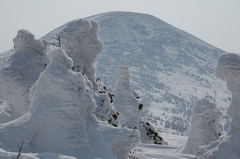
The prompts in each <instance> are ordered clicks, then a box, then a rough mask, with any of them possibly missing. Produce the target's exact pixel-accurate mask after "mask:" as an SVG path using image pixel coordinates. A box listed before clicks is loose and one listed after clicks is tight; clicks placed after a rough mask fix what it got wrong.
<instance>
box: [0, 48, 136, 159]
mask: <svg viewBox="0 0 240 159" xmlns="http://www.w3.org/2000/svg"><path fill="white" fill-rule="evenodd" d="M47 57H48V58H49V61H50V63H49V64H48V65H47V67H46V69H45V70H44V71H43V72H42V73H41V74H40V76H39V78H38V80H37V81H36V83H35V84H34V85H33V86H32V87H31V89H30V101H31V104H30V110H29V112H27V113H26V114H25V115H23V116H22V117H20V118H18V119H17V120H14V121H13V122H10V123H6V124H3V125H0V147H1V148H4V149H5V150H8V151H14V150H15V149H16V145H18V144H20V143H22V141H24V146H23V151H24V152H37V153H39V152H54V153H60V154H65V155H71V156H75V157H77V158H87V157H89V156H91V157H92V158H97V157H100V158H118V159H127V156H128V153H129V151H130V150H131V149H133V148H134V146H135V145H136V144H137V143H138V140H139V133H138V131H136V130H130V129H127V128H114V127H112V126H110V125H109V124H107V123H106V122H100V121H99V120H97V118H96V116H95V115H94V113H93V112H94V110H95V108H96V102H95V100H94V97H93V96H94V95H93V86H92V82H91V81H89V80H88V79H87V78H86V77H85V76H83V75H82V74H81V73H80V72H74V71H72V69H71V68H72V66H73V61H72V59H71V58H70V57H68V56H67V54H66V53H65V51H64V50H63V49H62V48H61V47H53V46H49V47H48V48H47ZM99 152H101V153H99Z"/></svg>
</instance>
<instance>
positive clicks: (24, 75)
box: [0, 30, 48, 123]
mask: <svg viewBox="0 0 240 159" xmlns="http://www.w3.org/2000/svg"><path fill="white" fill-rule="evenodd" d="M13 42H14V48H15V49H14V50H13V54H12V55H11V56H10V58H9V59H8V60H7V62H6V65H5V66H4V67H3V68H2V70H1V71H0V79H1V84H0V98H1V99H2V100H5V101H6V102H7V104H8V107H7V108H6V111H3V112H0V119H2V120H0V123H3V122H4V121H5V122H6V121H11V120H13V119H16V118H18V117H20V116H22V115H23V114H25V113H26V112H27V111H28V110H29V104H30V102H29V100H28V94H29V89H30V87H31V86H32V84H33V83H34V82H35V81H36V80H37V79H38V77H39V74H40V72H42V71H43V70H44V69H45V67H46V65H47V63H48V61H47V58H46V56H45V53H44V51H43V50H44V49H45V48H46V45H47V42H46V41H44V40H37V39H35V38H34V35H33V34H32V33H30V32H29V31H27V30H19V31H18V34H17V36H16V37H15V38H14V40H13ZM4 116H5V117H4ZM4 118H5V119H4Z"/></svg>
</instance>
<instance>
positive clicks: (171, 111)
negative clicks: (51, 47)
mask: <svg viewBox="0 0 240 159" xmlns="http://www.w3.org/2000/svg"><path fill="white" fill-rule="evenodd" d="M87 19H89V20H95V21H97V22H98V23H99V25H100V32H99V37H100V39H101V40H102V41H103V43H104V49H103V52H102V54H100V56H99V57H98V60H97V77H100V79H101V80H103V83H104V84H105V85H109V86H111V87H114V82H115V78H114V77H115V73H116V70H117V67H118V66H119V65H126V66H128V67H129V68H130V72H131V80H132V82H131V84H132V87H133V88H134V89H135V90H136V91H137V92H138V93H139V94H140V96H141V97H142V102H143V105H144V106H145V107H147V108H149V110H150V112H152V113H150V116H149V118H151V119H152V123H153V124H155V125H158V127H161V129H159V131H165V128H166V129H169V128H171V129H173V130H176V132H177V133H178V132H180V133H183V134H184V133H185V132H186V130H187V127H188V126H189V123H190V116H191V112H192V108H193V106H194V105H195V104H196V100H197V99H201V98H203V97H207V98H209V99H211V100H213V101H214V102H216V104H217V106H219V107H220V108H221V110H222V111H223V112H225V111H226V106H227V105H228V103H229V101H230V100H231V98H230V97H229V96H230V95H229V92H228V91H227V88H226V86H225V83H224V82H223V81H221V80H220V79H218V78H217V76H216V74H215V71H214V70H215V67H216V62H217V57H218V56H219V55H220V54H222V53H224V52H225V51H223V50H221V49H219V48H216V47H214V46H212V45H210V44H208V43H206V42H204V41H202V40H200V39H198V38H197V37H195V36H193V35H191V34H189V33H187V32H185V31H182V30H180V29H177V28H176V27H174V26H172V25H170V24H168V23H166V22H164V21H162V20H160V19H158V18H156V17H154V16H151V15H147V14H140V13H131V12H109V13H103V14H99V15H95V16H91V17H88V18H87ZM64 26H65V25H63V26H61V27H59V28H57V29H55V30H54V31H52V32H50V33H48V34H47V35H45V36H44V37H42V39H46V40H48V41H52V43H55V44H56V45H57V42H56V40H55V39H56V37H57V36H58V34H59V30H61V29H62V28H63V27H64ZM224 114H226V113H224ZM223 118H224V120H223V122H222V124H221V125H220V129H222V130H224V129H228V125H229V124H228V120H227V119H225V118H227V117H226V116H224V117H223Z"/></svg>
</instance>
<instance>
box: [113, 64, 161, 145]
mask: <svg viewBox="0 0 240 159" xmlns="http://www.w3.org/2000/svg"><path fill="white" fill-rule="evenodd" d="M113 94H114V101H113V106H114V108H115V109H116V111H117V112H118V113H119V118H118V119H119V123H120V125H121V126H123V127H124V126H126V127H128V128H131V129H138V130H139V131H140V138H141V141H142V142H145V143H155V144H166V142H165V141H164V140H163V139H162V137H160V136H159V134H158V133H157V131H156V130H155V129H154V127H153V126H152V125H151V124H150V123H149V122H147V121H146V119H145V113H146V112H144V111H145V109H144V108H143V104H141V99H140V97H139V95H138V94H137V93H136V92H135V91H134V90H132V88H131V86H130V71H129V68H128V67H127V66H119V67H118V69H117V74H116V83H115V89H114V92H113Z"/></svg>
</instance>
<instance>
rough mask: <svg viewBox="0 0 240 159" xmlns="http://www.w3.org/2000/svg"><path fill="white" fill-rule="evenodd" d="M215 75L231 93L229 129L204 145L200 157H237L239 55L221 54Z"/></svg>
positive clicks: (239, 155) (239, 144) (239, 154)
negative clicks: (210, 142)
mask: <svg viewBox="0 0 240 159" xmlns="http://www.w3.org/2000/svg"><path fill="white" fill-rule="evenodd" d="M216 73H217V75H218V76H219V77H220V78H221V79H222V80H224V81H226V82H227V87H228V89H229V91H231V93H232V101H231V103H230V107H229V109H228V115H229V118H230V119H231V121H230V130H229V131H228V133H227V134H226V135H225V136H222V137H221V138H220V139H219V140H217V141H215V142H213V143H212V144H210V145H209V146H205V147H204V148H205V154H204V155H203V156H202V157H201V158H217V159H226V158H231V159H239V158H240V151H239V148H240V122H239V121H240V82H239V81H240V55H239V54H234V53H228V54H222V55H221V56H220V57H219V58H218V65H217V68H216Z"/></svg>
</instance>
